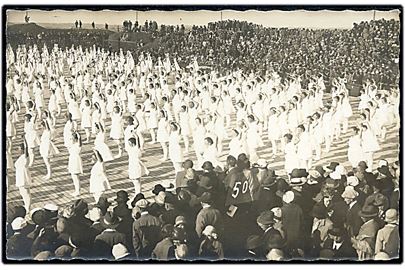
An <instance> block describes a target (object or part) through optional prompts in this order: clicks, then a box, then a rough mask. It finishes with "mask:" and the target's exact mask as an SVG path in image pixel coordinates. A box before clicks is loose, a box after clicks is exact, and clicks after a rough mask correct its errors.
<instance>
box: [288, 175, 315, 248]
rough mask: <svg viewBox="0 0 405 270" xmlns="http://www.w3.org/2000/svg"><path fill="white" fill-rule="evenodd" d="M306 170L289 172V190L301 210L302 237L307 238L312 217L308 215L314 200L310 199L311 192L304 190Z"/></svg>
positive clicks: (306, 180)
mask: <svg viewBox="0 0 405 270" xmlns="http://www.w3.org/2000/svg"><path fill="white" fill-rule="evenodd" d="M308 175H309V174H308V172H307V170H306V169H294V170H293V171H292V172H291V174H290V183H289V184H290V187H291V191H292V192H293V193H294V203H295V204H297V205H298V206H299V207H300V208H301V209H302V212H303V216H302V217H303V220H302V222H303V223H302V224H301V232H302V234H301V235H302V237H304V238H307V237H308V238H309V236H310V235H311V226H312V219H311V216H310V215H309V213H310V211H311V210H312V207H313V205H314V201H313V200H312V196H311V194H310V193H309V192H308V190H307V189H305V190H304V187H305V185H306V183H307V182H308V179H307V177H308ZM304 238H303V239H302V240H303V243H304V244H309V243H310V241H307V240H309V239H304Z"/></svg>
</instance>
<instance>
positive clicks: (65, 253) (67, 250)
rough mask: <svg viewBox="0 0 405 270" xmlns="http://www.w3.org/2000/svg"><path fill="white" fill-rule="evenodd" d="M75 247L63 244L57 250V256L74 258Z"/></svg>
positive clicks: (64, 258) (59, 257)
mask: <svg viewBox="0 0 405 270" xmlns="http://www.w3.org/2000/svg"><path fill="white" fill-rule="evenodd" d="M72 252H73V247H71V246H69V245H62V246H60V247H58V248H57V249H56V250H55V258H58V259H61V260H68V259H71V258H72Z"/></svg>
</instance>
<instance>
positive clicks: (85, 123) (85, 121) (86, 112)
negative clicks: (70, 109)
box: [81, 106, 91, 129]
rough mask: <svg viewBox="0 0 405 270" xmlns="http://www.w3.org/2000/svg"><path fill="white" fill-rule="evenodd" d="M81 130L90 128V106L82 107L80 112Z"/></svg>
mask: <svg viewBox="0 0 405 270" xmlns="http://www.w3.org/2000/svg"><path fill="white" fill-rule="evenodd" d="M81 126H82V129H85V128H91V108H90V106H84V107H83V110H82V123H81Z"/></svg>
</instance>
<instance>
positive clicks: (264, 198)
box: [257, 170, 282, 213]
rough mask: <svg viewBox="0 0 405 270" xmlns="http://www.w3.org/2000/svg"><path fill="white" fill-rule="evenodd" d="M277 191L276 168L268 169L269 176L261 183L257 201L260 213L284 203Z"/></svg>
mask: <svg viewBox="0 0 405 270" xmlns="http://www.w3.org/2000/svg"><path fill="white" fill-rule="evenodd" d="M276 192H277V175H276V173H275V171H274V170H268V174H267V177H266V178H264V179H263V180H262V182H261V184H260V192H259V199H258V201H257V211H258V212H259V213H261V212H263V211H264V210H266V209H272V208H274V207H277V206H281V205H282V200H281V198H280V197H278V196H276Z"/></svg>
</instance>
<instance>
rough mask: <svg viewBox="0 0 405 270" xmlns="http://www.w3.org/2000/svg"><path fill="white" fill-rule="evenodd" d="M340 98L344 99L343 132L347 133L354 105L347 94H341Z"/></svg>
mask: <svg viewBox="0 0 405 270" xmlns="http://www.w3.org/2000/svg"><path fill="white" fill-rule="evenodd" d="M340 98H341V99H342V111H343V112H342V125H343V133H346V132H347V129H348V127H349V118H350V117H351V116H352V115H353V110H352V106H351V105H350V101H349V97H347V96H346V95H345V94H340Z"/></svg>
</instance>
